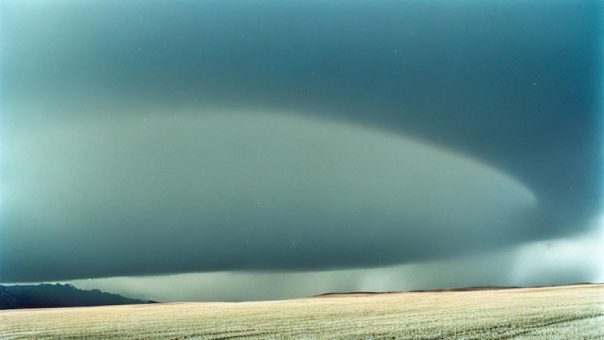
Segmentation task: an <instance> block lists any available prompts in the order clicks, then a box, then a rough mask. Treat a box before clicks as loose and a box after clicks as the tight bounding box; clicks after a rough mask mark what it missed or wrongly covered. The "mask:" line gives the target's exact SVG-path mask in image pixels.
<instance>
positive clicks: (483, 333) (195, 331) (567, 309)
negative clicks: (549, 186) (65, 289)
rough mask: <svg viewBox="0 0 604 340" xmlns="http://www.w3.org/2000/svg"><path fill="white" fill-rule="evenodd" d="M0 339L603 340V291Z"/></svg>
mask: <svg viewBox="0 0 604 340" xmlns="http://www.w3.org/2000/svg"><path fill="white" fill-rule="evenodd" d="M0 337H1V338H46V337H60V338H75V337H77V338H80V337H89V338H111V337H113V338H128V337H135V338H200V339H226V338H250V337H257V338H306V339H313V338H316V339H322V338H345V339H350V338H451V337H453V338H465V339H473V338H481V339H484V338H511V337H521V338H524V337H526V338H546V339H552V338H563V339H567V338H586V339H594V338H603V339H604V285H578V286H566V287H553V288H528V289H511V290H489V291H461V292H423V293H392V294H380V295H357V296H337V297H321V298H305V299H294V300H283V301H264V302H244V303H167V304H149V305H130V306H115V307H113V306H111V307H88V308H86V307H84V308H57V309H39V310H31V309H30V310H13V311H0Z"/></svg>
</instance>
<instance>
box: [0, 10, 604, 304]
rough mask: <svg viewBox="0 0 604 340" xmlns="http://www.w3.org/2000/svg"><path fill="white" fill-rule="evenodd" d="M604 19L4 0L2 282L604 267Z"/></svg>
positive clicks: (595, 14) (559, 275)
mask: <svg viewBox="0 0 604 340" xmlns="http://www.w3.org/2000/svg"><path fill="white" fill-rule="evenodd" d="M601 19H602V5H601V3H600V2H599V1H592V0H582V1H562V0H560V1H558V0H556V1H545V0H542V1H532V2H530V3H528V2H522V1H496V0H491V1H484V2H480V3H473V2H466V1H431V2H420V1H410V0H409V1H378V2H369V1H347V2H344V1H289V2H280V1H229V2H224V1H213V0H210V1H196V0H190V1H185V0H179V1H163V0H154V1H149V2H144V3H143V2H139V1H86V2H84V1H74V0H59V1H53V2H41V1H33V0H31V1H12V0H8V1H3V2H1V3H0V77H1V79H2V82H1V83H0V99H1V101H0V282H5V283H15V282H43V281H53V282H55V281H61V282H63V281H73V280H75V281H74V282H77V283H78V285H80V286H86V287H89V288H94V286H99V287H105V288H106V289H108V290H117V291H120V292H123V293H127V294H131V295H132V294H134V295H137V294H138V295H140V294H143V295H145V297H149V298H154V297H155V298H157V299H165V300H173V299H204V300H211V299H213V297H212V295H211V294H208V293H206V292H201V291H200V290H199V289H195V288H193V287H194V286H198V287H201V286H203V287H206V288H207V289H208V290H211V291H215V292H216V293H215V295H214V296H216V298H219V299H227V300H240V299H259V298H271V297H290V296H297V295H304V294H314V293H321V292H323V291H329V290H357V289H358V290H371V289H376V290H380V289H386V290H397V289H421V288H423V287H430V288H437V287H447V286H455V285H478V284H550V283H565V282H576V281H594V280H602V276H601V275H602V269H601V260H599V259H601V258H602V257H601V256H602V253H601V251H600V250H598V249H601V248H602V247H601V245H602V237H601V232H600V229H601V216H602V200H601V196H602V189H601V188H602V186H603V185H602V165H603V163H604V162H603V152H602V118H601V117H602V112H601V107H602V104H601V103H602V102H601V100H602V94H601V93H602V89H603V88H604V87H603V86H602V76H601V70H602V59H603V58H602V41H603V39H602V27H601V26H602V20H601ZM586 258H587V259H589V260H586ZM562 259H567V260H565V261H563V260H562ZM556 263H558V265H556ZM444 268H450V269H448V270H445V269H444ZM451 268H452V269H451ZM459 273H463V275H462V276H463V278H460V275H459ZM182 275H185V276H182ZM277 276H279V277H282V279H276V277H277ZM183 277H186V279H187V280H192V281H191V282H195V284H191V285H190V286H187V287H188V288H187V287H184V286H182V284H181V283H178V282H179V280H182V278H183ZM89 279H91V280H90V281H89ZM230 279H233V280H239V281H241V280H243V281H249V282H254V283H255V285H258V286H259V285H263V286H265V287H267V288H266V289H259V288H258V289H256V288H254V289H250V290H249V291H247V293H246V291H245V290H244V291H242V290H241V288H240V287H238V286H236V285H233V284H226V283H225V282H227V281H228V280H230ZM295 281H300V282H305V283H304V284H298V285H296V284H294V282H295ZM266 282H275V283H274V285H270V284H267V283H266ZM179 285H180V286H179ZM172 286H179V287H180V291H181V292H183V293H182V294H184V295H182V296H180V295H170V293H169V291H170V289H169V287H172ZM143 287H147V288H143ZM167 287H168V288H167ZM220 287H223V288H222V289H221V288H220ZM288 287H289V288H288ZM137 291H138V292H137ZM154 291H156V292H157V293H155V294H157V295H153V294H154V293H153V292H154ZM271 292H274V293H271ZM213 294H214V293H213Z"/></svg>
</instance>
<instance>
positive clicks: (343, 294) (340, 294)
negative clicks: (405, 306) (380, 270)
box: [311, 282, 601, 298]
mask: <svg viewBox="0 0 604 340" xmlns="http://www.w3.org/2000/svg"><path fill="white" fill-rule="evenodd" d="M586 285H594V286H598V285H601V283H591V282H577V283H572V284H567V285H549V286H526V287H521V286H474V287H459V288H439V289H421V290H409V291H386V292H373V291H358V292H329V293H323V294H319V295H313V296H311V297H312V298H317V297H318V298H320V297H349V296H364V295H380V294H399V293H439V292H471V291H480V290H485V291H489V290H504V289H522V288H528V289H535V288H555V287H569V286H586Z"/></svg>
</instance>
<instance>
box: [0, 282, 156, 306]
mask: <svg viewBox="0 0 604 340" xmlns="http://www.w3.org/2000/svg"><path fill="white" fill-rule="evenodd" d="M149 302H152V301H143V300H137V299H130V298H127V297H123V296H121V295H118V294H110V293H105V292H101V291H100V290H98V289H93V290H83V289H78V288H76V287H74V286H72V285H70V284H58V283H57V284H47V283H44V284H39V285H16V286H2V285H0V309H15V308H50V307H79V306H106V305H129V304H140V303H149Z"/></svg>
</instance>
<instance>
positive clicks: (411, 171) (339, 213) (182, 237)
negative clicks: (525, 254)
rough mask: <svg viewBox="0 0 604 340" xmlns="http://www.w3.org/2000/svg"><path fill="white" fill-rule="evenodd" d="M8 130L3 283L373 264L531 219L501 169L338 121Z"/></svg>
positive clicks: (284, 116)
mask: <svg viewBox="0 0 604 340" xmlns="http://www.w3.org/2000/svg"><path fill="white" fill-rule="evenodd" d="M9 131H12V133H9V134H7V135H4V136H3V144H4V146H5V147H6V150H7V152H5V153H4V155H3V156H4V162H5V164H6V165H7V167H6V168H7V169H8V170H9V171H8V177H7V178H6V179H5V180H4V181H3V187H2V195H3V207H2V212H1V214H2V219H3V224H2V227H1V228H2V229H1V230H0V232H1V234H2V239H1V240H0V242H1V243H2V244H1V247H0V249H1V250H0V281H36V280H49V279H54V280H60V279H73V278H87V277H108V276H117V275H138V274H161V273H177V272H193V271H221V270H317V269H329V268H331V269H334V268H346V267H363V266H380V265H387V264H394V263H400V262H411V261H422V260H427V259H434V258H440V257H443V256H447V255H451V254H457V255H459V254H463V253H472V252H476V251H480V250H484V249H488V248H490V247H493V246H495V245H500V246H501V245H505V244H510V243H514V242H519V241H522V240H525V239H527V235H532V234H533V233H534V231H533V230H532V228H534V225H535V223H536V222H537V215H536V211H537V210H538V201H537V199H536V197H535V196H534V195H533V194H532V193H531V192H530V190H528V189H527V188H525V187H524V186H523V185H522V184H521V183H519V182H517V181H515V180H514V179H512V178H510V177H508V176H506V175H505V174H503V173H500V172H498V171H496V170H495V169H493V168H490V167H488V166H486V165H484V164H481V163H480V162H478V161H476V160H473V159H471V158H469V157H467V156H463V155H459V154H455V153H454V152H451V151H448V150H444V149H440V148H437V147H434V146H430V145H427V144H424V143H421V142H419V141H417V140H413V139H410V138H406V137H404V136H401V135H397V134H392V133H388V132H385V131H382V130H380V129H376V128H370V127H364V126H360V125H355V124H353V123H350V122H345V121H325V120H319V119H312V118H308V117H306V116H303V115H294V114H288V113H279V114H276V113H265V112H253V111H252V112H248V111H243V112H237V111H217V112H216V111H212V110H207V111H206V112H192V113H191V112H189V113H187V112H180V113H174V114H171V115H165V114H153V113H146V114H124V115H123V116H122V117H120V118H116V117H112V118H111V119H108V118H106V117H103V116H102V115H97V116H96V117H94V118H81V119H80V118H77V117H72V119H63V120H61V121H49V122H47V123H45V124H43V125H40V126H35V125H34V124H31V125H29V126H27V127H26V129H10V130H9Z"/></svg>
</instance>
